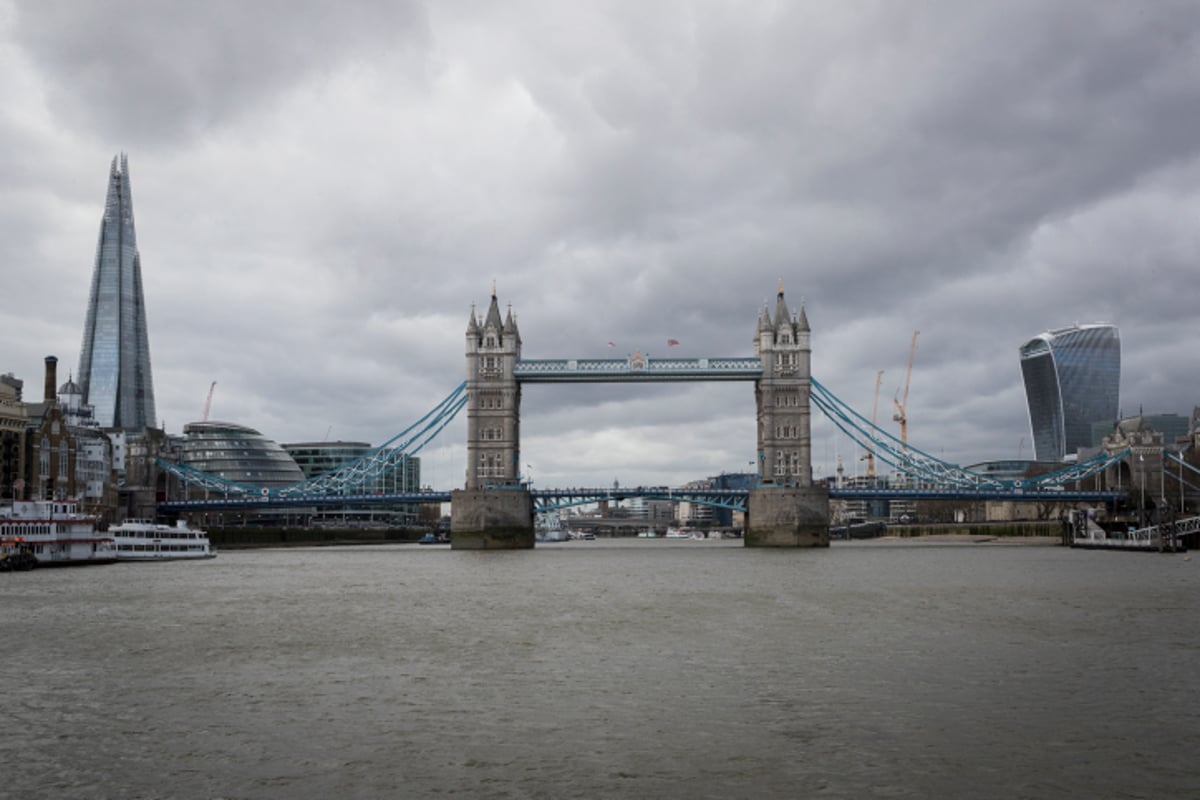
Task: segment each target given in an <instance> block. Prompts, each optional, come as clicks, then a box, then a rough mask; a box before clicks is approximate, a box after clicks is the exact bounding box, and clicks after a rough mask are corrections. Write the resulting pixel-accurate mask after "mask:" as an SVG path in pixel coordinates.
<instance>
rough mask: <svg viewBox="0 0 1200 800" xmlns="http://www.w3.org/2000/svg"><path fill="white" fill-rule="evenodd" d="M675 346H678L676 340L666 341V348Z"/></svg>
mask: <svg viewBox="0 0 1200 800" xmlns="http://www.w3.org/2000/svg"><path fill="white" fill-rule="evenodd" d="M677 344H679V340H678V339H667V347H674V346H675V345H677Z"/></svg>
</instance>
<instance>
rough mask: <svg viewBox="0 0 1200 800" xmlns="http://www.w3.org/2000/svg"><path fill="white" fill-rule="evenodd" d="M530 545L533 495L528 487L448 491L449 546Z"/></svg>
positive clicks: (508, 547) (521, 547)
mask: <svg viewBox="0 0 1200 800" xmlns="http://www.w3.org/2000/svg"><path fill="white" fill-rule="evenodd" d="M532 547H533V498H532V496H530V494H529V490H528V489H524V488H515V487H514V488H504V489H456V490H455V491H453V492H451V493H450V549H451V550H526V549H529V548H532Z"/></svg>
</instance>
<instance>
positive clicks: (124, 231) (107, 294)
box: [79, 154, 155, 430]
mask: <svg viewBox="0 0 1200 800" xmlns="http://www.w3.org/2000/svg"><path fill="white" fill-rule="evenodd" d="M79 383H80V386H81V388H82V389H83V397H84V402H85V403H87V404H89V405H91V406H93V407H94V408H95V414H96V420H97V421H98V422H99V423H100V425H101V427H105V428H122V429H125V430H136V429H141V428H147V427H149V428H152V427H154V425H155V412H154V381H153V379H152V377H151V374H150V341H149V336H148V335H147V332H146V303H145V300H144V299H143V297H142V265H141V259H140V257H139V256H138V249H137V236H136V235H135V233H134V230H133V198H132V195H131V194H130V189H129V163H128V161H127V159H126V157H125V155H124V154H121V155H120V156H117V157H115V158H113V161H112V167H111V169H110V170H109V176H108V197H107V199H106V200H105V202H104V219H103V220H102V221H101V223H100V240H99V241H98V242H97V244H96V263H95V267H94V268H93V270H92V290H91V294H90V296H89V298H88V308H87V321H86V323H85V324H84V328H83V347H82V348H81V350H80V353H79Z"/></svg>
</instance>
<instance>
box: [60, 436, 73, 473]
mask: <svg viewBox="0 0 1200 800" xmlns="http://www.w3.org/2000/svg"><path fill="white" fill-rule="evenodd" d="M69 462H70V452H69V450H68V449H67V440H66V439H62V440H60V441H59V443H58V477H60V478H62V479H63V480H66V478H67V477H68V474H69V473H68V472H67V465H68V464H69Z"/></svg>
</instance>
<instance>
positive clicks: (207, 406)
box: [200, 381, 217, 422]
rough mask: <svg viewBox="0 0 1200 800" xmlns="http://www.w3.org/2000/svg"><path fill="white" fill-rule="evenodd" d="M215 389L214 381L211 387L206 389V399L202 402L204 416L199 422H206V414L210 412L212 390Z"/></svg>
mask: <svg viewBox="0 0 1200 800" xmlns="http://www.w3.org/2000/svg"><path fill="white" fill-rule="evenodd" d="M216 388H217V382H216V381H213V382H212V385H211V386H209V387H208V397H207V398H206V399H205V401H204V416H202V417H201V418H200V421H201V422H208V412H209V411H211V410H212V396H213V390H214V389H216Z"/></svg>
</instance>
